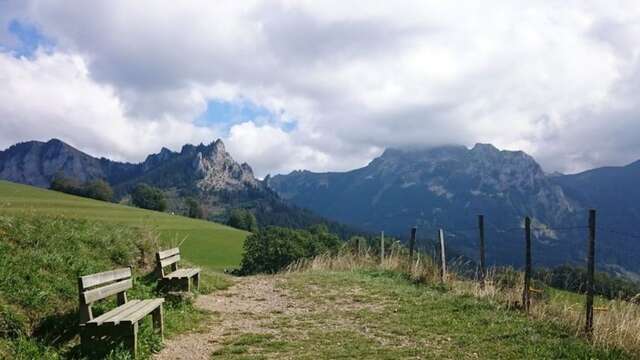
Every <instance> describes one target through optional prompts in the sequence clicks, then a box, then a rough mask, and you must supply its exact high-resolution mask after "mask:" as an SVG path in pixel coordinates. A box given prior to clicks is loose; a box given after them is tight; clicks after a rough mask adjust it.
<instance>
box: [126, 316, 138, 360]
mask: <svg viewBox="0 0 640 360" xmlns="http://www.w3.org/2000/svg"><path fill="white" fill-rule="evenodd" d="M129 332H130V334H129V336H128V337H127V346H128V347H129V350H131V356H133V358H134V359H135V358H136V357H137V355H138V323H137V322H134V323H132V324H131V325H129Z"/></svg>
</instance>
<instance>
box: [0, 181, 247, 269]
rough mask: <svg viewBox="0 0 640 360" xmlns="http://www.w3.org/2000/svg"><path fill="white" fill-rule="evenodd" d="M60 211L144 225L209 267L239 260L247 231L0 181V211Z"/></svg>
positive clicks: (67, 215)
mask: <svg viewBox="0 0 640 360" xmlns="http://www.w3.org/2000/svg"><path fill="white" fill-rule="evenodd" d="M2 214H6V215H15V214H31V215H36V216H38V215H40V214H42V215H47V216H62V217H65V218H71V219H84V220H93V221H101V222H106V223H110V224H123V225H128V226H133V227H139V226H148V227H152V228H154V229H156V230H157V231H158V232H159V233H160V242H161V244H162V246H163V247H167V246H172V245H177V244H179V243H182V244H181V245H180V249H181V251H182V253H183V255H184V257H185V258H186V259H187V260H188V261H190V262H192V263H194V264H197V265H200V266H204V267H207V268H210V269H213V270H222V269H225V268H229V267H235V266H237V265H238V264H239V263H240V258H241V255H242V245H243V242H244V239H245V238H246V237H247V235H248V233H246V232H244V231H239V230H236V229H233V228H230V227H227V226H224V225H220V224H216V223H213V222H208V221H203V220H195V219H189V218H186V217H183V216H177V215H170V214H166V213H159V212H155V211H148V210H143V209H138V208H134V207H129V206H123V205H118V204H111V203H106V202H102V201H97V200H92V199H86V198H82V197H77V196H72V195H67V194H63V193H59V192H55V191H50V190H44V189H40V188H36V187H32V186H27V185H21V184H15V183H11V182H7V181H0V215H2Z"/></svg>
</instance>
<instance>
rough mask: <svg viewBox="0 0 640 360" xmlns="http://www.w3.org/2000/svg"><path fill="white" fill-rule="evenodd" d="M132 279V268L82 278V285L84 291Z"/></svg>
mask: <svg viewBox="0 0 640 360" xmlns="http://www.w3.org/2000/svg"><path fill="white" fill-rule="evenodd" d="M130 277H131V268H121V269H116V270H111V271H105V272H101V273H97V274H91V275H85V276H81V277H80V283H81V284H82V289H83V290H84V289H88V288H91V287H94V286H98V285H101V284H105V283H110V282H113V281H117V280H122V279H126V278H130Z"/></svg>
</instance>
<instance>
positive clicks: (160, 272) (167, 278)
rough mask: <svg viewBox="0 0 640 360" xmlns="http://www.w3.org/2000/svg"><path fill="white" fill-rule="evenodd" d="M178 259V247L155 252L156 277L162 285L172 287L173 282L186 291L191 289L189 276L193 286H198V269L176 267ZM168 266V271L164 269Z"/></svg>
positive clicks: (197, 287)
mask: <svg viewBox="0 0 640 360" xmlns="http://www.w3.org/2000/svg"><path fill="white" fill-rule="evenodd" d="M178 261H180V249H179V248H173V249H169V250H164V251H158V252H157V253H156V274H157V276H158V279H160V282H161V283H164V285H169V286H170V287H172V288H173V287H174V284H177V285H179V287H180V288H181V289H183V290H186V291H191V280H190V279H191V278H193V286H194V287H195V288H196V289H199V288H200V269H197V268H193V269H178ZM166 267H169V268H170V271H171V272H169V273H166V272H165V271H164V269H165V268H166Z"/></svg>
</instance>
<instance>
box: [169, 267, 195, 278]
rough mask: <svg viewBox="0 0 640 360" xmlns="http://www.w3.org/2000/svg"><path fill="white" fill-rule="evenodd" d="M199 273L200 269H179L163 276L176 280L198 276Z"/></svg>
mask: <svg viewBox="0 0 640 360" xmlns="http://www.w3.org/2000/svg"><path fill="white" fill-rule="evenodd" d="M199 272H200V269H198V268H193V269H179V270H176V271H174V272H172V273H170V274H167V275H166V276H165V278H167V279H176V278H185V277H192V276H194V275H196V274H198V273H199Z"/></svg>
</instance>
